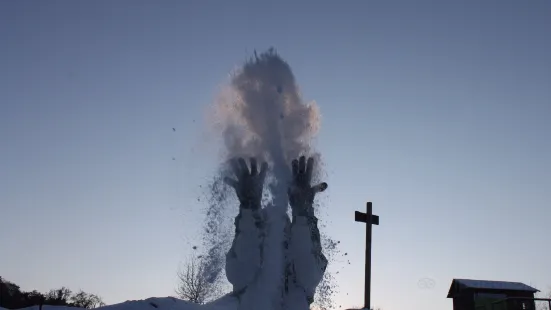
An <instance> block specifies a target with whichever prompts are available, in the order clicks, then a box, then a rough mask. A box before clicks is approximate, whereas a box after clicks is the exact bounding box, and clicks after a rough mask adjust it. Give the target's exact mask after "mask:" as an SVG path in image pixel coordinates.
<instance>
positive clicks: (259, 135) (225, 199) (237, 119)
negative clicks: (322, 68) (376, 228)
mask: <svg viewBox="0 0 551 310" xmlns="http://www.w3.org/2000/svg"><path fill="white" fill-rule="evenodd" d="M209 116H210V117H211V118H210V119H209V121H208V122H209V123H210V125H212V126H213V128H214V129H215V132H217V133H218V134H219V135H220V139H221V142H222V145H223V148H222V154H221V155H222V156H223V158H224V160H223V162H224V164H222V165H221V166H220V169H219V171H218V173H217V174H216V175H215V176H214V178H213V180H212V181H211V183H210V184H209V186H208V187H207V192H206V193H205V195H207V196H208V197H207V201H208V206H207V210H206V222H205V227H204V234H203V243H204V246H205V248H206V250H207V252H206V253H205V255H204V257H205V262H206V265H207V267H206V268H205V270H206V271H207V272H208V277H209V281H221V280H223V278H225V277H224V276H223V269H224V261H225V253H226V252H227V250H228V249H229V246H230V245H231V241H232V239H231V238H232V237H233V227H232V226H233V218H234V216H235V215H236V213H237V212H238V205H239V203H238V202H237V201H236V200H235V197H234V196H235V194H234V193H233V189H232V188H230V187H229V186H226V185H225V184H224V183H223V182H222V177H223V176H224V175H227V172H228V171H227V169H228V167H227V165H226V164H225V163H226V162H227V160H228V159H231V158H235V157H244V158H246V159H248V158H249V157H256V158H258V160H259V161H267V162H268V163H269V164H270V168H271V169H270V175H269V177H268V179H267V181H266V185H265V191H264V197H263V206H264V207H265V209H266V212H268V213H270V215H269V218H270V223H267V224H268V227H270V228H269V229H270V231H271V232H272V233H269V234H268V237H267V239H266V240H265V243H266V248H265V250H264V251H265V252H264V267H265V268H266V270H269V274H268V273H267V277H270V278H271V279H272V281H266V282H267V284H266V287H265V288H264V287H263V290H265V293H266V294H267V296H274V295H275V294H273V293H274V292H277V291H278V290H280V287H278V286H280V285H282V284H283V281H273V279H275V277H279V276H281V277H283V276H284V270H283V269H284V259H285V258H284V257H283V251H282V247H283V241H284V237H285V236H284V225H285V219H284V217H286V216H287V212H288V201H287V199H288V198H287V187H288V184H289V182H290V181H291V172H290V167H289V165H290V162H291V161H292V160H293V159H295V158H298V157H299V156H301V155H306V156H309V157H314V158H315V159H316V165H315V166H316V169H315V170H316V171H314V179H315V180H314V181H318V180H319V177H320V175H321V172H322V171H321V170H322V169H321V168H322V167H323V165H322V162H321V156H320V154H319V153H317V152H315V151H314V150H313V149H312V146H311V143H312V140H313V138H314V137H315V136H316V135H317V133H318V130H319V128H320V117H321V115H320V110H319V108H318V106H317V104H316V103H315V102H310V103H307V104H305V103H303V101H302V99H301V95H300V92H299V88H298V85H297V83H296V81H295V77H294V75H293V73H292V71H291V67H290V66H289V65H288V64H287V63H286V62H285V61H284V60H283V59H282V58H281V57H280V56H279V55H278V54H277V53H276V52H275V50H274V49H269V50H268V51H266V52H264V53H262V54H260V55H257V54H256V53H255V54H254V56H253V57H252V58H251V59H250V60H248V61H247V62H245V64H244V65H243V66H242V67H240V68H238V69H237V70H236V71H235V72H234V73H232V74H231V75H230V81H229V83H228V84H227V85H225V86H224V87H223V88H222V90H221V91H220V93H219V94H218V97H217V99H216V100H215V101H214V104H213V106H212V110H211V111H210V114H209ZM247 161H248V160H247ZM316 179H317V180H316ZM320 196H322V195H320ZM320 198H322V197H319V198H317V200H319V199H320ZM318 209H319V204H318ZM278 231H280V233H278ZM323 239H325V240H324V241H325V242H322V243H325V244H328V245H329V246H325V247H324V253H325V255H326V256H327V257H328V259H331V254H332V253H327V252H335V251H336V249H335V247H336V242H334V241H332V240H331V239H329V238H327V237H326V236H322V240H323ZM331 279H332V277H331V275H330V274H327V276H326V277H325V279H324V281H323V282H322V283H320V285H319V287H318V298H319V299H320V300H321V301H322V303H324V304H326V306H329V304H328V303H330V299H331V298H330V295H332V293H333V289H332V288H333V287H334V285H332V284H331V283H329V282H332V281H330V280H331ZM263 282H264V281H263ZM266 282H264V283H266ZM270 285H272V286H273V287H270ZM324 308H325V307H324Z"/></svg>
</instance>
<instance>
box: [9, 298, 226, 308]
mask: <svg viewBox="0 0 551 310" xmlns="http://www.w3.org/2000/svg"><path fill="white" fill-rule="evenodd" d="M96 309H97V310H236V309H237V300H235V299H234V298H232V297H230V296H224V297H222V298H220V299H218V300H216V301H214V302H212V303H208V304H205V305H197V304H194V303H190V302H187V301H183V300H181V299H178V298H174V297H152V298H148V299H144V300H129V301H125V302H123V303H120V304H114V305H109V306H104V307H99V308H96ZM0 310H8V309H4V308H0ZM18 310H39V306H33V307H28V308H22V309H18ZM42 310H87V309H83V308H76V307H67V306H47V305H44V306H42Z"/></svg>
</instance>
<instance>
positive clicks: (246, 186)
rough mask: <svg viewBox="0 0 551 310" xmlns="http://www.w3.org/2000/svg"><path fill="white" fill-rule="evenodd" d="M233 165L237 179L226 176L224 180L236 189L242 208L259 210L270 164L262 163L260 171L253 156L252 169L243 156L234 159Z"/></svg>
mask: <svg viewBox="0 0 551 310" xmlns="http://www.w3.org/2000/svg"><path fill="white" fill-rule="evenodd" d="M231 166H232V169H233V172H234V173H235V176H236V177H237V180H234V179H231V178H228V177H226V178H224V182H226V183H227V184H228V185H230V186H231V187H233V188H234V189H235V192H236V194H237V198H238V199H239V202H240V203H241V208H244V209H252V210H257V209H260V202H261V200H262V188H263V187H264V180H265V179H266V171H267V170H268V164H267V163H265V162H264V163H262V166H261V167H260V171H258V166H257V163H256V159H255V158H251V170H250V171H249V167H247V163H246V162H245V160H244V159H243V158H239V159H233V160H232V161H231Z"/></svg>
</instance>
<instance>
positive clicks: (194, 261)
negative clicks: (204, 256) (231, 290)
mask: <svg viewBox="0 0 551 310" xmlns="http://www.w3.org/2000/svg"><path fill="white" fill-rule="evenodd" d="M178 279H179V283H178V287H177V288H176V293H177V294H178V296H180V298H182V299H183V300H186V301H190V302H193V303H197V304H204V303H205V302H207V301H210V300H212V299H214V298H216V297H218V295H219V287H218V285H217V283H210V282H209V281H208V280H207V274H206V270H205V264H204V262H203V261H202V260H201V259H198V258H196V257H193V258H191V259H190V260H189V261H188V262H187V264H186V266H185V268H184V270H182V271H179V272H178Z"/></svg>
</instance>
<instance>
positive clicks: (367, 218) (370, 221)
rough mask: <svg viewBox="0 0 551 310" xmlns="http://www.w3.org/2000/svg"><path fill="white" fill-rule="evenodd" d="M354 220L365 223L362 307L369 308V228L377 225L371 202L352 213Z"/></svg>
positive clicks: (368, 309)
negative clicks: (365, 207) (362, 210)
mask: <svg viewBox="0 0 551 310" xmlns="http://www.w3.org/2000/svg"><path fill="white" fill-rule="evenodd" d="M354 218H355V221H356V222H362V223H365V224H366V225H365V227H366V228H365V295H364V298H365V299H364V309H367V310H371V230H372V229H371V228H372V225H379V216H378V215H373V206H372V204H371V202H368V203H367V211H366V212H365V213H362V212H359V211H356V212H355V214H354Z"/></svg>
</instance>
